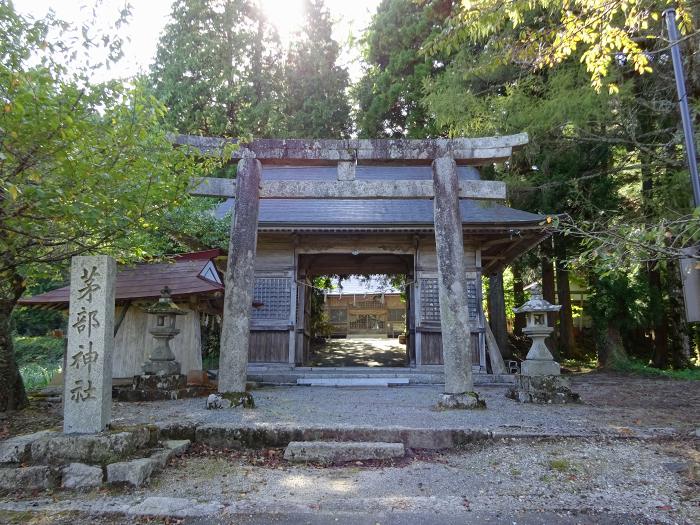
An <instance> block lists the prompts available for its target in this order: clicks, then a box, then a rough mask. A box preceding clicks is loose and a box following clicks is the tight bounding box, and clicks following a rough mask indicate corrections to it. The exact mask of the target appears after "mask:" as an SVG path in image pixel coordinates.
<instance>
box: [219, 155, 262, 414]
mask: <svg viewBox="0 0 700 525" xmlns="http://www.w3.org/2000/svg"><path fill="white" fill-rule="evenodd" d="M261 178H262V164H261V163H260V161H259V160H257V159H256V158H254V157H253V156H245V157H243V158H242V159H241V160H240V161H239V162H238V170H237V174H236V195H235V200H234V205H233V217H232V219H231V237H230V239H229V246H228V264H227V266H226V276H225V279H224V286H225V290H226V293H225V296H224V317H223V321H222V323H221V346H220V351H219V378H218V380H219V392H220V393H221V394H222V395H223V397H224V398H226V399H228V400H229V401H230V402H231V404H232V406H238V405H242V406H243V407H244V408H253V407H254V406H255V403H254V401H253V396H252V395H250V394H249V393H248V392H246V377H247V374H248V346H249V342H250V307H251V304H253V289H254V285H255V252H256V248H257V243H258V211H259V209H260V180H261Z"/></svg>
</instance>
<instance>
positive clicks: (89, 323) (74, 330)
mask: <svg viewBox="0 0 700 525" xmlns="http://www.w3.org/2000/svg"><path fill="white" fill-rule="evenodd" d="M116 274H117V266H116V263H115V262H114V259H112V258H111V257H108V256H106V255H100V256H93V257H73V260H72V262H71V281H70V307H69V313H68V350H67V352H68V353H67V359H66V370H65V371H64V385H65V386H64V391H63V431H64V432H65V433H80V434H88V433H95V432H102V431H103V430H105V429H106V428H107V425H108V424H109V421H110V417H111V411H112V350H113V348H114V285H115V279H116Z"/></svg>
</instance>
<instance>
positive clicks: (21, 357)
mask: <svg viewBox="0 0 700 525" xmlns="http://www.w3.org/2000/svg"><path fill="white" fill-rule="evenodd" d="M13 344H14V347H15V355H16V356H17V366H19V372H20V374H21V375H22V381H24V386H25V388H26V389H27V390H37V389H40V388H44V387H45V386H46V385H48V384H49V383H50V382H51V380H52V379H53V376H54V375H55V374H56V372H59V371H60V370H61V367H62V365H63V347H64V341H63V339H61V338H57V337H47V336H40V337H15V338H14V340H13Z"/></svg>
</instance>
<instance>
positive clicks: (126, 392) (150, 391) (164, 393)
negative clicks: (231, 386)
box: [112, 374, 215, 402]
mask: <svg viewBox="0 0 700 525" xmlns="http://www.w3.org/2000/svg"><path fill="white" fill-rule="evenodd" d="M214 391H215V390H214V389H213V387H211V386H208V385H188V384H187V376H185V375H182V374H175V375H140V376H134V379H133V382H132V384H131V385H128V386H114V387H113V388H112V399H114V400H117V401H132V402H134V401H168V400H174V399H187V398H192V397H206V396H208V395H209V394H211V393H212V392H214Z"/></svg>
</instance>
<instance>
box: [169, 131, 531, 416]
mask: <svg viewBox="0 0 700 525" xmlns="http://www.w3.org/2000/svg"><path fill="white" fill-rule="evenodd" d="M527 141H528V137H527V134H525V133H521V134H517V135H510V136H503V137H487V138H474V139H469V138H457V139H431V140H404V139H400V140H392V139H373V140H362V139H350V140H296V139H295V140H278V139H260V140H254V141H252V142H250V143H247V144H239V148H238V149H236V150H235V151H234V152H233V153H232V154H231V157H232V158H233V159H240V160H239V163H238V173H237V178H236V179H221V178H211V177H205V178H200V179H197V180H194V181H192V187H191V190H190V193H191V194H192V195H199V196H209V197H234V199H235V202H234V208H233V220H232V222H231V237H230V243H229V256H228V267H227V272H226V278H225V287H226V295H225V302H224V317H223V323H222V330H221V350H220V364H219V391H220V392H221V393H222V394H224V396H225V397H227V398H229V399H230V400H231V401H232V403H233V404H234V405H238V404H243V405H244V406H252V403H253V400H252V396H250V395H249V394H247V393H246V391H245V387H246V375H247V365H248V346H249V340H250V305H251V303H252V300H253V286H254V266H255V253H256V244H257V231H258V210H259V202H260V199H261V198H262V199H401V200H406V199H433V200H434V221H435V244H436V252H437V260H438V297H439V302H440V322H441V330H442V351H443V361H444V370H445V392H444V394H442V396H441V397H440V400H439V404H440V405H441V406H445V407H448V408H475V407H483V406H484V403H483V401H482V400H480V399H479V397H478V395H477V394H476V393H475V392H474V382H473V378H472V367H471V362H472V361H471V353H472V349H471V338H470V337H469V318H468V309H467V291H466V290H467V282H466V273H465V264H464V246H463V232H462V221H461V216H460V208H459V199H482V200H484V199H488V200H504V199H505V198H506V185H505V183H503V182H499V181H480V180H476V181H475V180H460V179H459V178H458V176H457V164H458V163H459V164H466V165H472V166H483V165H488V164H492V163H494V162H500V161H504V160H506V159H508V158H509V157H510V156H511V154H512V152H513V150H514V149H515V148H519V147H522V146H524V145H525V144H527ZM173 142H174V143H175V144H176V145H182V146H190V147H194V148H197V149H199V150H200V151H201V152H203V153H205V154H214V155H220V154H221V152H222V151H224V148H225V146H226V145H230V144H235V141H229V140H225V139H220V138H210V137H197V136H189V135H180V136H175V137H173ZM358 162H361V163H368V164H369V163H376V164H379V163H397V162H399V163H406V164H412V165H416V164H424V165H432V170H433V180H432V181H430V180H399V181H388V180H387V181H365V180H356V179H355V166H356V165H357V163H358ZM264 164H278V165H280V164H281V165H295V164H296V165H306V166H308V165H337V170H338V171H337V180H335V181H263V180H262V171H263V165H264Z"/></svg>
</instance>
